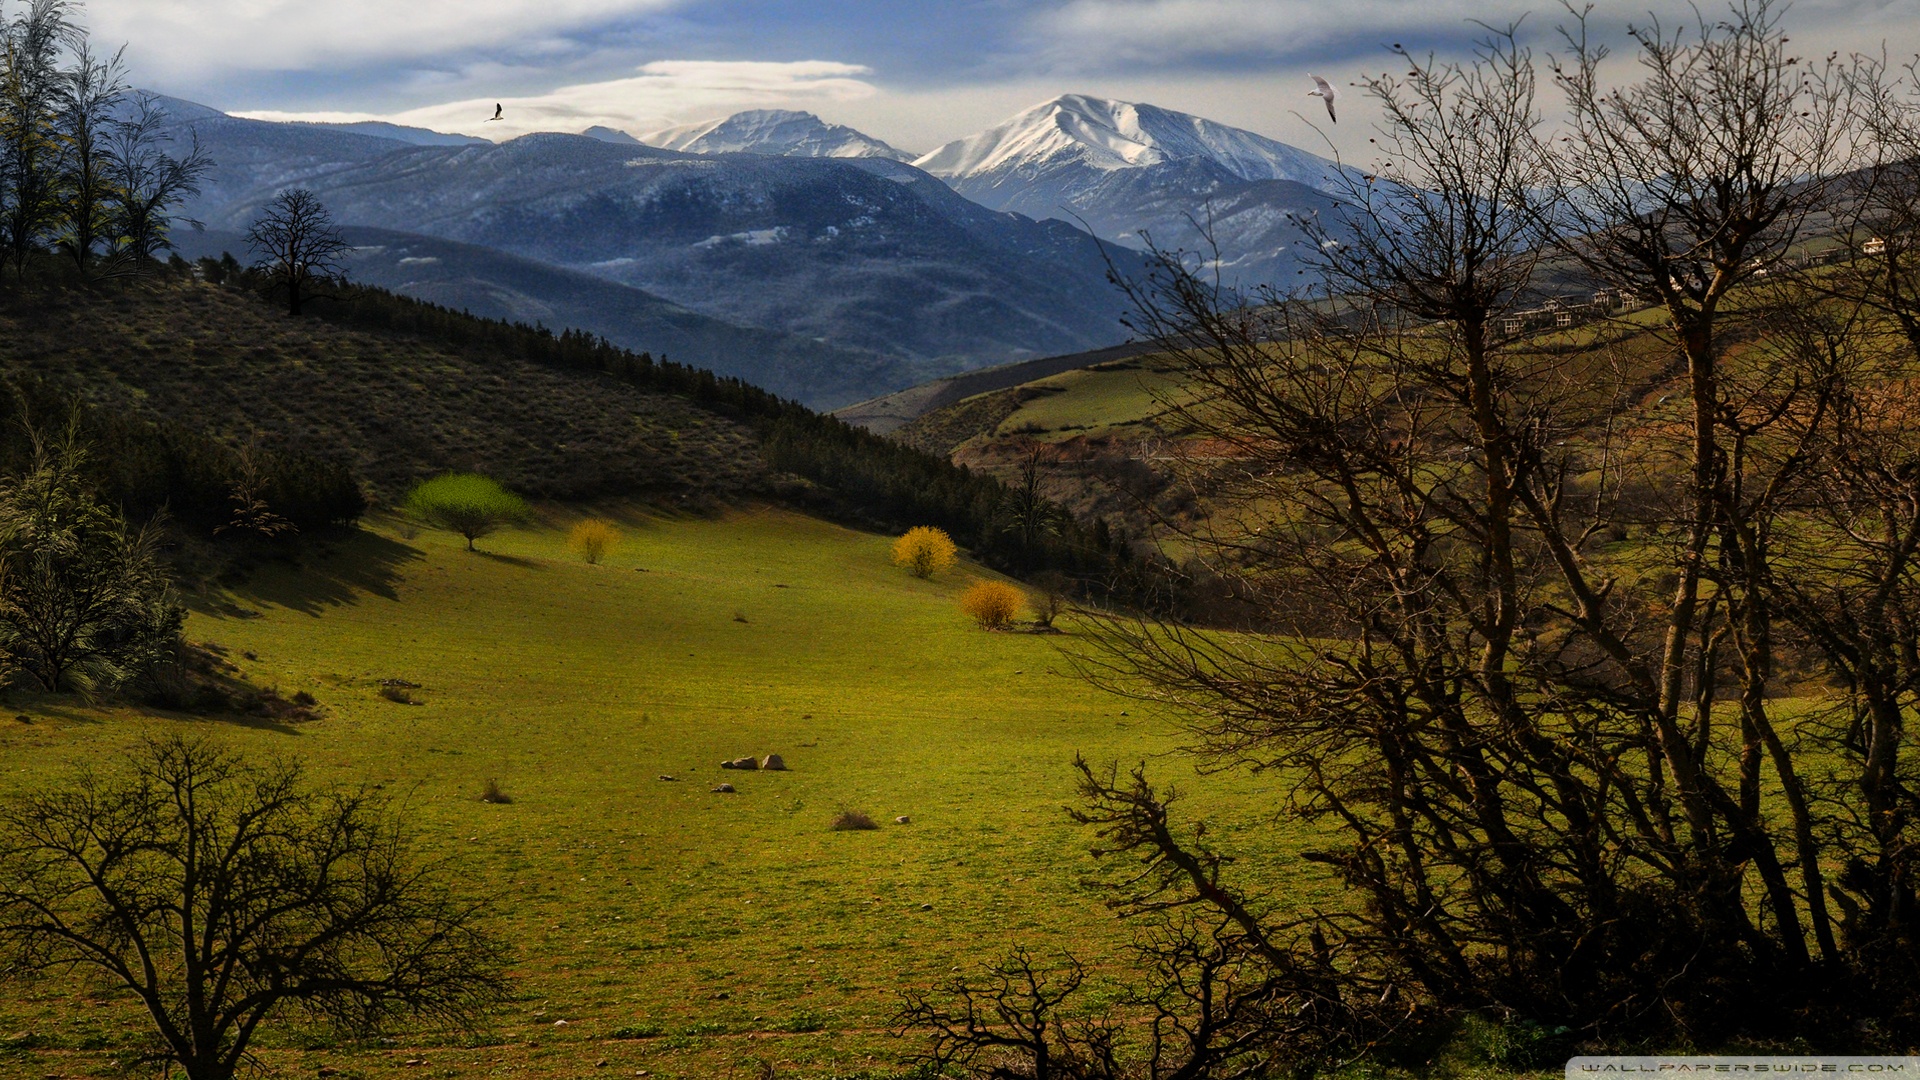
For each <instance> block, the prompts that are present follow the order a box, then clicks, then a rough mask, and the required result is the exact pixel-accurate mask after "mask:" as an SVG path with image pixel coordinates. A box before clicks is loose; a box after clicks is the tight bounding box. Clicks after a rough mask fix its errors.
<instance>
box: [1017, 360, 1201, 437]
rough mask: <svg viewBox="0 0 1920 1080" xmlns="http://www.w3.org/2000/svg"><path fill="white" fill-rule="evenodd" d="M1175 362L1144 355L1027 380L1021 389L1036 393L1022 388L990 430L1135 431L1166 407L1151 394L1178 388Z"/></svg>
mask: <svg viewBox="0 0 1920 1080" xmlns="http://www.w3.org/2000/svg"><path fill="white" fill-rule="evenodd" d="M1175 363H1176V361H1174V360H1172V359H1171V358H1169V357H1165V356H1147V357H1140V358H1136V359H1132V360H1124V361H1121V362H1119V363H1114V364H1102V365H1100V366H1098V367H1091V368H1084V369H1081V370H1079V371H1068V372H1064V373H1062V374H1059V375H1054V376H1051V377H1049V378H1045V379H1040V380H1037V381H1035V382H1031V383H1028V384H1027V385H1026V386H1025V387H1024V388H1023V390H1031V391H1038V393H1037V394H1034V395H1033V396H1030V397H1026V395H1024V394H1023V397H1026V400H1023V401H1022V402H1021V403H1020V406H1019V408H1017V409H1015V410H1014V412H1013V414H1012V415H1010V416H1008V417H1007V418H1006V419H1005V420H1002V421H1001V422H1000V425H999V427H998V428H997V429H996V431H995V432H994V433H993V434H994V435H996V436H1006V435H1010V434H1016V433H1019V434H1033V435H1039V436H1041V437H1047V436H1052V437H1054V438H1060V437H1062V436H1069V435H1086V436H1089V437H1092V436H1096V435H1102V434H1107V433H1110V432H1111V433H1116V434H1123V435H1126V434H1132V435H1138V434H1141V425H1143V424H1145V423H1146V422H1147V421H1149V420H1152V419H1153V418H1154V417H1157V416H1159V415H1160V414H1161V413H1163V412H1165V411H1166V407H1165V405H1164V404H1163V403H1162V401H1161V400H1160V399H1159V398H1158V396H1157V395H1160V394H1165V393H1170V392H1175V391H1177V390H1179V388H1180V386H1181V384H1182V382H1183V381H1184V376H1183V375H1182V373H1181V372H1180V371H1179V370H1178V369H1177V368H1176V367H1175Z"/></svg>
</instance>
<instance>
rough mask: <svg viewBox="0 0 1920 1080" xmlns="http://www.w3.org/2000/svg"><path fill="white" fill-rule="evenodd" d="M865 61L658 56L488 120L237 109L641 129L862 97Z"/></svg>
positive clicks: (333, 117) (510, 132)
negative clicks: (627, 74)
mask: <svg viewBox="0 0 1920 1080" xmlns="http://www.w3.org/2000/svg"><path fill="white" fill-rule="evenodd" d="M871 74H872V72H871V71H870V70H869V69H867V68H865V67H862V66H860V65H858V64H842V63H836V62H834V61H829V60H801V61H793V62H787V63H775V62H768V61H753V60H657V61H654V62H653V63H650V64H645V65H642V66H641V67H640V69H639V73H638V74H637V75H634V76H633V77H631V78H625V79H610V80H606V81H602V82H590V83H580V84H577V85H573V86H563V87H560V88H558V89H556V90H551V91H548V92H546V93H543V94H537V95H531V96H526V97H507V98H501V99H498V100H499V101H500V102H501V103H502V104H504V105H505V107H506V108H505V112H506V118H505V119H504V120H502V121H500V122H498V123H489V122H487V119H486V118H487V117H489V116H492V115H493V106H494V103H495V100H496V99H494V98H486V99H470V100H466V101H453V102H447V103H445V104H440V105H429V106H427V107H425V108H419V109H409V110H406V111H404V112H396V113H345V112H282V111H267V110H256V111H245V110H242V111H238V112H236V113H235V115H237V116H247V117H252V118H254V119H257V120H316V121H325V122H352V121H358V120H387V121H391V122H393V123H396V124H407V125H411V126H415V127H428V128H433V129H435V130H438V131H458V132H463V133H466V134H472V135H485V136H488V137H491V138H510V137H512V136H516V135H524V134H527V133H528V132H533V131H580V130H582V129H585V128H588V127H591V126H593V125H596V124H602V125H605V126H607V127H611V128H619V129H624V130H630V131H634V132H640V131H648V130H652V129H654V128H657V127H660V126H663V125H665V124H668V123H673V122H677V121H681V120H686V119H693V118H705V117H709V116H721V115H725V114H727V113H731V112H735V111H737V110H740V109H750V108H765V107H774V106H778V107H784V108H794V107H798V108H806V107H808V106H810V105H818V104H830V103H834V102H847V101H858V100H860V99H863V98H868V97H871V96H873V95H874V94H876V93H878V90H877V88H876V87H874V85H873V84H872V83H870V82H867V81H866V80H865V79H864V78H862V76H866V75H871Z"/></svg>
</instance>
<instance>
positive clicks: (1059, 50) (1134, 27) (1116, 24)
mask: <svg viewBox="0 0 1920 1080" xmlns="http://www.w3.org/2000/svg"><path fill="white" fill-rule="evenodd" d="M1699 8H1700V10H1701V11H1702V12H1703V13H1704V14H1706V15H1707V16H1708V17H1709V18H1713V17H1716V16H1718V15H1719V14H1720V13H1721V12H1722V11H1724V10H1725V6H1724V5H1723V4H1720V3H1716V2H1714V0H1705V2H1703V3H1701V4H1700V5H1699ZM1692 10H1693V8H1692V5H1691V4H1690V3H1688V2H1687V0H1632V2H1624V0H1613V2H1607V0H1602V2H1600V3H1598V4H1597V5H1596V7H1595V11H1594V16H1595V18H1596V19H1597V20H1598V21H1599V22H1601V23H1602V24H1603V25H1604V24H1618V23H1620V22H1624V21H1626V20H1629V19H1632V20H1641V19H1644V18H1645V17H1646V15H1647V13H1648V12H1649V11H1651V12H1653V13H1655V14H1657V15H1659V16H1660V17H1661V18H1662V19H1663V20H1664V21H1667V22H1669V23H1674V22H1679V21H1682V20H1690V19H1691V17H1692ZM1529 14H1531V15H1532V18H1530V19H1529V20H1528V25H1530V26H1533V27H1534V28H1535V30H1536V31H1537V32H1544V31H1546V30H1547V29H1549V28H1550V27H1552V26H1553V25H1555V24H1556V23H1558V22H1560V21H1563V20H1564V16H1563V12H1562V9H1561V8H1560V7H1559V5H1558V4H1555V3H1552V2H1550V0H1339V2H1328V0H1068V2H1067V3H1065V4H1062V5H1061V6H1059V7H1057V8H1053V9H1051V10H1048V11H1045V12H1042V13H1040V14H1038V15H1036V16H1035V19H1034V24H1033V25H1034V29H1035V32H1036V33H1037V34H1038V35H1039V36H1041V37H1043V38H1044V39H1046V40H1047V41H1048V42H1049V45H1048V47H1047V49H1046V51H1047V53H1048V55H1049V56H1050V57H1052V58H1053V59H1054V60H1055V61H1056V62H1061V63H1063V64H1065V65H1068V66H1078V67H1085V68H1092V69H1101V68H1107V67H1111V66H1112V65H1115V64H1143V63H1144V64H1154V65H1164V66H1181V65H1191V64H1202V65H1204V64H1205V63H1206V62H1207V61H1208V60H1210V59H1220V58H1227V57H1248V56H1263V57H1288V58H1293V59H1300V58H1303V57H1306V56H1308V55H1310V54H1312V53H1313V52H1314V51H1316V50H1319V49H1326V48H1329V47H1333V48H1335V49H1336V50H1339V51H1340V52H1341V54H1342V56H1344V55H1346V54H1347V53H1349V52H1350V51H1351V49H1352V48H1353V47H1361V46H1364V47H1368V48H1369V49H1370V48H1371V47H1374V46H1377V45H1378V44H1379V43H1381V42H1384V41H1404V42H1405V43H1406V44H1407V45H1408V46H1410V47H1413V48H1415V49H1424V48H1427V47H1435V46H1437V47H1441V48H1442V51H1446V46H1448V45H1450V44H1453V43H1457V42H1458V41H1459V39H1460V38H1462V37H1463V36H1469V35H1472V34H1474V33H1476V31H1477V29H1478V28H1477V27H1476V26H1474V22H1475V21H1478V22H1484V23H1491V24H1495V25H1499V24H1502V23H1505V22H1508V21H1511V20H1515V19H1518V18H1520V17H1521V16H1523V15H1529ZM1787 24H1788V26H1789V28H1790V29H1793V30H1797V31H1798V32H1800V33H1802V34H1806V35H1811V36H1815V37H1818V38H1820V39H1821V40H1822V42H1823V44H1824V43H1827V40H1828V39H1829V38H1831V39H1833V41H1832V47H1835V48H1841V49H1843V50H1848V49H1875V48H1878V46H1879V43H1880V41H1881V40H1883V39H1894V40H1898V39H1901V38H1911V37H1913V36H1914V35H1915V34H1916V33H1920V11H1917V10H1916V6H1915V5H1912V4H1910V3H1896V2H1892V0H1802V2H1800V3H1798V4H1795V5H1794V6H1793V7H1792V8H1789V9H1788V15H1787ZM1843 35H1844V39H1845V40H1844V41H1842V40H1841V38H1842V36H1843ZM1436 38H1438V39H1439V40H1437V41H1436V40H1435V39H1436ZM1422 39H1424V40H1422ZM1338 58H1340V57H1336V59H1338Z"/></svg>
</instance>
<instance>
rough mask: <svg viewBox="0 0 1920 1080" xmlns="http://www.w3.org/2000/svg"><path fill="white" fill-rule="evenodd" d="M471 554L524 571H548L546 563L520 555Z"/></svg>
mask: <svg viewBox="0 0 1920 1080" xmlns="http://www.w3.org/2000/svg"><path fill="white" fill-rule="evenodd" d="M471 554H474V555H478V556H480V557H481V558H483V559H492V560H493V561H494V562H497V563H505V564H507V565H508V566H517V567H519V568H521V569H522V570H544V569H546V564H545V563H542V562H539V561H537V560H534V559H526V558H522V557H520V556H518V555H502V554H500V553H499V552H497V551H474V552H471Z"/></svg>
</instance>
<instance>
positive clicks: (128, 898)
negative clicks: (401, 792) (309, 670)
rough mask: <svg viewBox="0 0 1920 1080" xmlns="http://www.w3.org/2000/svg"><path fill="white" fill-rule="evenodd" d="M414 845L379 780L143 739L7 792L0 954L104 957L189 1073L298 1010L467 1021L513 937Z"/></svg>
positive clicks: (240, 1056) (330, 1015)
mask: <svg viewBox="0 0 1920 1080" xmlns="http://www.w3.org/2000/svg"><path fill="white" fill-rule="evenodd" d="M410 848H411V840H410V837H409V834H408V832H407V830H406V829H405V828H404V826H403V824H402V819H401V816H400V815H399V813H398V812H397V811H396V810H395V809H394V808H393V807H392V806H390V805H389V804H388V803H387V802H385V801H384V800H383V799H382V798H381V797H380V796H379V795H378V794H377V793H375V792H372V791H369V790H342V789H335V788H325V787H319V786H316V785H314V784H312V783H310V782H309V781H308V780H307V779H306V778H305V776H304V775H303V773H302V771H301V769H300V767H299V766H297V765H294V764H289V763H286V762H276V763H271V764H265V765H256V764H254V763H252V762H250V761H248V760H247V759H246V758H244V757H242V756H241V755H239V754H237V753H235V752H232V751H229V750H225V749H222V748H221V747H219V746H218V745H217V744H215V743H212V742H210V741H206V740H202V739H187V738H182V737H179V736H172V737H167V738H158V739H150V740H148V741H147V742H145V743H143V744H142V745H141V746H140V747H139V748H138V749H137V750H136V751H135V753H134V755H133V759H132V764H131V767H130V768H129V769H128V770H126V771H125V772H123V773H118V774H112V775H104V774H98V773H94V772H83V773H81V774H79V775H78V776H77V777H76V778H75V779H74V780H73V781H72V782H71V783H70V784H68V785H66V786H64V787H59V788H55V789H52V790H46V791H41V792H39V793H36V794H32V795H28V796H25V797H22V798H19V799H16V800H14V801H12V802H11V803H9V804H7V805H6V806H5V807H4V808H0V945H3V946H4V947H5V948H6V949H7V950H8V953H7V959H8V961H9V963H8V964H7V966H6V967H5V968H4V969H0V970H4V971H6V972H8V973H11V974H14V975H16V976H29V975H33V974H35V973H39V972H45V971H49V970H62V969H70V968H75V967H80V968H88V969H92V970H93V971H96V972H98V973H99V974H101V975H103V976H105V977H106V978H107V979H109V980H110V981H112V982H113V983H116V984H118V985H119V986H121V987H123V988H124V989H125V990H126V991H128V992H130V993H131V994H132V995H133V996H134V997H135V998H136V999H137V1000H138V1001H139V1002H140V1004H141V1005H142V1006H143V1007H144V1008H145V1009H146V1011H147V1014H148V1015H149V1017H151V1019H152V1021H153V1024H154V1027H155V1030H156V1032H157V1033H158V1035H159V1038H160V1041H161V1043H162V1045H163V1046H164V1050H163V1051H162V1052H161V1053H160V1054H159V1055H157V1056H158V1057H160V1058H161V1059H162V1060H165V1059H171V1060H172V1061H174V1062H176V1063H178V1064H179V1066H180V1067H181V1068H182V1069H183V1070H184V1071H185V1074H186V1076H187V1078H188V1080H230V1078H231V1077H232V1076H233V1075H234V1073H235V1071H236V1070H237V1069H238V1068H239V1067H240V1066H241V1065H242V1064H243V1063H245V1062H246V1061H247V1060H248V1047H249V1046H250V1045H251V1044H252V1042H253V1040H254V1038H255V1036H256V1035H257V1034H258V1033H259V1031H260V1029H261V1027H262V1026H263V1025H265V1024H267V1023H270V1022H272V1021H273V1020H275V1019H277V1018H280V1017H281V1016H283V1015H284V1014H286V1013H288V1012H297V1013H305V1014H307V1015H308V1016H309V1017H311V1018H314V1019H318V1020H322V1021H326V1022H331V1023H334V1024H337V1025H339V1026H340V1027H341V1028H343V1029H345V1030H348V1031H352V1032H362V1033H364V1032H367V1031H371V1030H376V1029H378V1028H379V1027H380V1026H381V1025H383V1024H384V1023H386V1022H389V1021H392V1020H396V1019H399V1018H402V1017H414V1018H417V1019H424V1020H430V1021H436V1022H442V1023H448V1024H453V1025H456V1026H458V1025H468V1024H471V1023H472V1022H473V1021H474V1019H475V1018H476V1017H477V1016H478V1015H479V1013H480V1011H481V1010H482V1009H484V1008H485V1007H487V1006H488V1005H489V1004H490V1003H492V1002H493V1001H495V1000H496V999H497V998H498V996H499V995H500V993H501V991H502V990H503V988H504V982H503V975H502V964H503V960H504V955H505V949H504V946H503V945H502V943H501V942H500V941H499V940H498V939H497V938H495V937H494V936H492V935H491V934H490V933H489V932H488V931H487V930H486V929H485V927H484V920H485V912H486V909H485V907H484V906H483V905H482V904H480V903H478V902H475V901H470V900H466V899H462V898H460V897H458V896H456V895H455V894H454V893H453V892H451V891H450V890H449V889H448V888H447V886H446V884H445V871H444V868H442V867H439V866H436V865H433V864H423V863H419V862H417V861H415V860H414V858H413V857H412V855H411V853H410Z"/></svg>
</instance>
